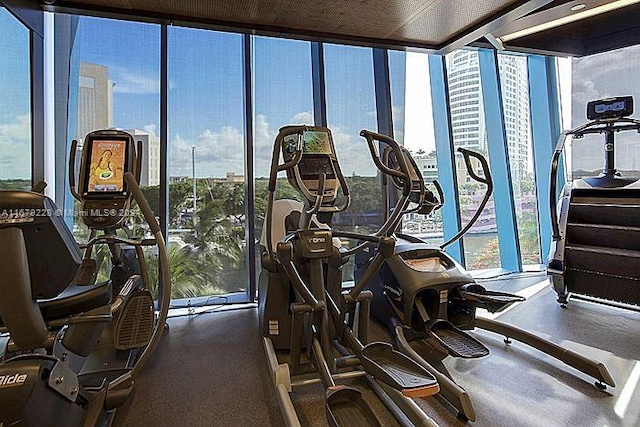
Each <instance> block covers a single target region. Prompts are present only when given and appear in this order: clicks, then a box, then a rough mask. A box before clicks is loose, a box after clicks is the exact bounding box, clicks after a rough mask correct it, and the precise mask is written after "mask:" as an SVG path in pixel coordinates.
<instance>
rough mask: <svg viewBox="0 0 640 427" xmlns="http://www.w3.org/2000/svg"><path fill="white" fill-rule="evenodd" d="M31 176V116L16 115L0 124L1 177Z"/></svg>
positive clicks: (25, 177)
mask: <svg viewBox="0 0 640 427" xmlns="http://www.w3.org/2000/svg"><path fill="white" fill-rule="evenodd" d="M30 176H31V118H30V116H29V114H23V115H20V116H16V117H15V118H14V119H13V121H11V122H9V123H4V124H0V179H11V178H24V179H27V178H29V177H30Z"/></svg>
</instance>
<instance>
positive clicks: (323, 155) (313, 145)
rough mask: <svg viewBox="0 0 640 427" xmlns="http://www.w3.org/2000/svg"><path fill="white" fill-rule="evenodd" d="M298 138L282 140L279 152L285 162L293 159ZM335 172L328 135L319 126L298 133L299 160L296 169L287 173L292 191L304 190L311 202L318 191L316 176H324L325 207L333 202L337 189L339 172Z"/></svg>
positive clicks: (334, 158)
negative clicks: (292, 187) (293, 188)
mask: <svg viewBox="0 0 640 427" xmlns="http://www.w3.org/2000/svg"><path fill="white" fill-rule="evenodd" d="M298 138H299V136H298V135H292V136H290V137H288V138H287V139H285V142H284V150H283V152H284V158H285V160H290V159H291V158H292V157H293V153H294V152H295V148H296V146H297V144H298ZM337 168H339V166H338V162H337V157H336V150H335V146H334V144H333V138H332V136H331V131H330V130H329V129H327V128H325V127H321V126H309V127H307V129H306V130H305V131H304V132H303V133H302V158H301V159H300V162H299V163H298V164H297V165H296V166H294V167H293V168H292V169H291V170H289V171H287V178H288V180H289V182H290V183H291V185H293V186H294V187H295V188H299V189H300V188H305V189H306V190H307V191H308V193H309V196H311V197H313V198H315V196H317V194H318V191H319V186H320V176H321V175H322V174H324V175H325V185H324V194H323V204H325V203H329V202H333V201H335V199H336V196H337V192H338V188H339V187H340V183H339V181H338V173H340V171H339V170H337ZM303 193H305V191H303ZM309 196H307V198H309ZM309 202H310V203H311V204H313V203H314V200H313V199H310V200H309Z"/></svg>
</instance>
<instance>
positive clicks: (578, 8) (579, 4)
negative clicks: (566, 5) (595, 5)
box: [571, 3, 587, 12]
mask: <svg viewBox="0 0 640 427" xmlns="http://www.w3.org/2000/svg"><path fill="white" fill-rule="evenodd" d="M585 7H587V5H586V4H584V3H578V4H574V5H573V6H571V10H572V11H573V12H576V11H578V10H581V9H584V8H585Z"/></svg>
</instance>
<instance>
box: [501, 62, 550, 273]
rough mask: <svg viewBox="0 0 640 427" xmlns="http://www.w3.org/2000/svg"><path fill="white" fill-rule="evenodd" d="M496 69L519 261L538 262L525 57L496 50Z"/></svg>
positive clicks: (539, 260) (538, 250)
mask: <svg viewBox="0 0 640 427" xmlns="http://www.w3.org/2000/svg"><path fill="white" fill-rule="evenodd" d="M498 71H499V73H500V86H501V93H502V109H503V111H504V125H505V131H506V137H507V148H508V154H509V166H510V170H511V186H512V188H513V197H514V202H515V203H514V206H515V210H516V212H515V214H516V222H517V227H518V237H519V240H520V253H521V257H522V263H523V264H539V263H540V262H541V257H540V240H539V234H538V214H537V210H538V206H537V202H536V191H535V188H536V185H535V176H534V169H533V167H534V165H533V147H532V145H531V143H532V142H531V114H530V112H529V105H530V104H529V84H528V75H527V58H526V56H516V55H507V54H499V55H498Z"/></svg>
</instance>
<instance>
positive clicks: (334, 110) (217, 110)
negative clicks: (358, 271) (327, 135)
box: [76, 18, 376, 176]
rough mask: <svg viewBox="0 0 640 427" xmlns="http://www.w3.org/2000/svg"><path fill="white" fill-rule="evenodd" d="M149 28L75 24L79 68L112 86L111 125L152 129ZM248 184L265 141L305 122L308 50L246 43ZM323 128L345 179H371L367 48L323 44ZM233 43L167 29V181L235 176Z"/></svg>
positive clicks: (238, 141) (152, 32)
mask: <svg viewBox="0 0 640 427" xmlns="http://www.w3.org/2000/svg"><path fill="white" fill-rule="evenodd" d="M159 31H160V29H159V27H158V26H156V25H149V24H139V23H131V22H118V21H111V20H104V19H94V18H81V23H80V27H79V33H78V38H77V42H76V47H77V48H78V49H79V58H80V60H81V61H85V62H91V63H96V64H101V65H105V66H107V67H108V70H109V79H110V80H111V81H112V82H114V83H115V86H114V89H113V90H114V95H113V113H114V114H113V116H114V119H113V125H114V126H117V127H121V128H125V129H126V128H133V127H135V128H138V129H145V130H147V131H150V132H151V131H154V130H155V131H157V129H158V128H159V104H158V97H159V77H160V76H159V66H160V65H159V51H160V46H159ZM253 40H254V58H253V64H252V65H253V67H254V74H253V78H254V88H255V90H254V111H255V115H254V129H255V148H256V153H255V167H256V175H257V176H264V175H266V174H267V171H268V168H269V162H270V156H271V149H272V144H273V139H274V137H275V135H276V133H277V131H278V129H279V128H280V127H281V126H283V125H286V124H292V123H307V124H312V123H313V101H312V84H311V48H310V43H309V42H305V41H295V40H286V39H276V38H268V37H254V39H253ZM325 66H326V76H327V77H326V89H327V105H328V108H327V109H328V121H329V126H330V127H331V128H332V130H333V131H334V138H335V140H336V143H337V145H338V150H339V152H338V155H339V156H340V157H341V158H342V159H345V160H344V161H343V166H344V168H345V173H352V172H354V171H355V172H357V173H359V174H367V175H373V174H375V169H374V166H373V164H372V162H371V160H370V159H368V157H367V156H360V155H356V154H358V153H361V152H362V149H363V148H365V147H366V146H365V145H363V144H364V140H363V139H362V138H360V137H359V136H358V132H359V131H360V129H362V128H368V129H374V130H375V129H376V121H375V99H374V94H373V60H372V54H371V49H367V48H356V47H347V46H338V45H325ZM243 102H244V88H243V65H242V36H241V35H239V34H233V33H222V32H215V31H205V30H196V29H189V28H179V27H170V28H169V146H170V153H169V155H170V159H169V164H170V166H169V172H170V175H190V174H191V146H196V174H197V175H199V176H225V175H226V173H227V172H235V173H237V174H242V173H243V171H244V151H243V129H244V123H243V111H244V110H243V108H244V107H243Z"/></svg>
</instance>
